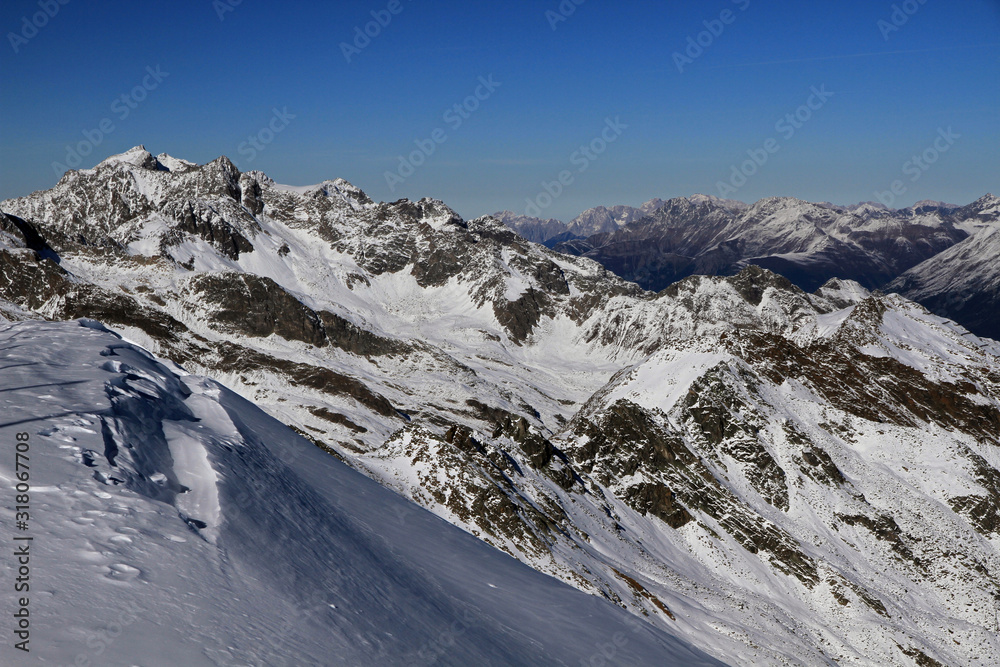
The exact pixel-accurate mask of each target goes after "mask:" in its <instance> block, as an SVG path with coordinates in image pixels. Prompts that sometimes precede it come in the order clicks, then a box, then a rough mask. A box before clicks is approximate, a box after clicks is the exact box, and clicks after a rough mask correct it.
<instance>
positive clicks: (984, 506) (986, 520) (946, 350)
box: [0, 148, 1000, 665]
mask: <svg viewBox="0 0 1000 667" xmlns="http://www.w3.org/2000/svg"><path fill="white" fill-rule="evenodd" d="M172 165H175V166H172ZM789 205H790V204H789V203H788V202H784V201H771V202H768V201H767V200H765V202H759V203H758V204H757V205H755V206H754V207H751V208H750V209H747V210H746V211H744V212H741V213H739V214H738V215H735V214H734V213H733V212H732V211H730V212H729V213H727V212H726V210H728V209H725V207H722V206H719V205H718V204H713V202H711V201H694V200H693V199H689V200H683V201H677V200H672V202H667V204H666V208H664V209H661V211H666V213H664V218H665V219H668V218H669V216H670V215H675V216H678V217H677V218H675V220H679V221H678V222H677V225H678V226H679V227H684V226H685V225H684V223H683V220H681V218H682V217H683V215H682V214H686V215H690V216H692V217H695V216H699V215H701V213H700V212H699V211H700V209H704V210H705V212H706V213H705V214H711V215H715V216H717V218H718V221H719V225H720V226H722V225H730V224H733V223H732V222H726V221H727V220H730V218H731V217H732V216H734V215H735V219H736V221H740V220H744V222H747V220H749V218H745V216H749V215H752V216H755V219H758V218H759V222H760V223H761V226H762V227H763V228H764V230H765V231H764V232H761V233H760V234H758V236H753V235H752V234H751V233H750V229H751V227H752V225H750V224H749V223H748V222H747V224H746V226H745V227H746V229H745V232H746V236H744V237H741V238H743V244H744V247H756V246H754V245H753V244H754V243H757V242H758V241H759V240H760V238H762V237H766V236H767V234H770V235H771V236H772V237H776V236H778V235H779V231H780V230H782V229H785V230H787V229H789V228H790V227H789V225H790V224H791V223H789V222H788V221H785V220H784V219H783V218H782V211H784V210H786V208H787V207H788V206H789ZM792 206H793V207H798V206H799V205H798V204H794V205H792ZM809 206H813V205H809ZM668 209H669V210H668ZM0 210H2V211H4V212H5V214H6V216H5V217H4V218H3V219H2V220H0V222H2V224H3V227H2V229H3V230H4V236H3V238H2V239H0V240H2V241H3V242H4V244H5V245H6V247H5V248H0V276H2V278H0V298H3V299H5V300H7V301H9V302H11V305H8V306H6V307H5V312H6V313H7V317H9V318H14V319H24V318H32V317H36V318H37V317H45V318H48V319H72V318H76V317H89V318H94V319H98V320H101V321H102V322H105V323H106V324H108V326H111V327H113V328H114V329H115V330H117V331H119V332H120V333H121V334H122V335H124V336H126V337H127V338H128V339H130V340H134V341H136V342H138V343H140V344H142V345H143V346H144V347H146V348H148V349H150V350H152V351H153V352H154V353H156V354H158V355H160V356H163V357H165V358H168V359H170V360H172V361H173V362H176V363H178V364H182V365H183V367H184V369H185V371H186V372H191V373H198V374H201V375H205V376H210V377H212V378H214V379H215V380H216V381H218V382H220V383H222V384H223V385H225V386H227V387H228V388H230V389H232V390H234V391H236V392H237V393H239V394H241V395H242V396H244V397H245V398H247V399H249V400H250V401H252V402H254V403H256V404H257V405H258V406H259V407H261V408H262V409H263V410H265V411H266V412H267V413H269V414H270V415H271V416H272V417H274V418H276V419H277V420H278V421H280V422H283V423H285V424H288V425H289V426H291V427H293V428H294V429H296V430H297V431H298V432H299V433H300V434H302V435H304V436H305V437H307V438H309V439H311V440H312V441H313V442H314V443H315V444H317V445H319V447H320V448H322V449H324V450H326V452H328V453H329V454H332V455H333V456H332V457H330V458H333V457H335V458H339V459H340V460H342V461H343V462H345V463H347V464H348V465H349V466H350V467H352V468H354V469H355V470H358V471H360V472H362V473H364V475H366V476H367V477H369V478H371V479H374V480H376V481H378V482H379V483H380V484H382V485H383V486H384V487H388V488H390V489H393V490H395V491H396V492H397V493H399V494H400V495H402V496H405V497H406V498H409V499H410V500H412V501H413V502H414V503H416V504H419V505H422V506H423V507H425V508H427V509H429V510H431V511H432V512H433V513H435V514H437V515H438V516H439V517H442V518H444V519H446V520H447V521H448V522H450V523H452V524H454V525H457V526H459V527H461V528H463V529H464V530H465V531H467V532H468V533H471V534H472V535H474V536H476V537H478V538H479V539H480V540H482V541H483V542H486V543H488V544H490V545H492V546H494V547H497V548H498V549H500V550H503V551H505V552H507V553H508V554H510V555H512V556H514V557H515V558H516V559H518V560H520V561H522V562H523V563H526V564H528V565H530V566H532V567H533V568H534V569H535V570H538V571H539V572H543V573H546V574H550V575H552V576H554V577H556V578H559V579H562V580H563V581H564V582H566V583H569V584H570V585H572V586H574V587H576V588H578V589H580V590H581V591H584V592H586V593H590V594H592V595H594V596H599V597H603V598H605V599H606V600H610V601H611V602H613V603H615V604H616V605H619V606H620V607H622V608H624V609H626V610H628V611H629V612H631V613H632V614H633V615H634V617H635V618H637V619H641V621H642V622H643V623H646V624H649V625H651V626H653V627H655V628H657V629H659V630H660V631H663V632H666V633H668V634H670V635H672V636H674V637H678V638H681V639H682V640H684V641H688V642H690V643H692V644H694V645H696V646H698V647H699V648H701V649H703V650H704V651H706V652H708V653H710V654H711V655H713V656H715V657H717V658H719V659H721V660H723V661H724V662H727V663H729V664H810V665H811V664H830V663H831V662H834V661H836V662H838V663H839V664H854V665H913V664H921V665H932V664H935V662H934V661H937V663H939V664H947V665H952V664H962V665H966V664H968V665H989V664H993V663H995V662H996V659H997V657H998V656H1000V640H998V639H997V634H996V628H995V625H994V622H995V619H994V609H995V605H996V604H997V602H998V600H1000V578H998V575H997V573H998V572H1000V524H998V513H1000V371H998V356H1000V348H998V347H997V344H996V343H994V342H992V341H988V340H983V339H979V338H976V337H975V336H972V335H970V334H969V333H968V332H967V331H965V330H964V329H962V328H961V327H959V326H958V325H955V324H954V323H952V322H950V321H947V320H944V319H942V318H941V317H937V316H935V315H932V314H930V313H929V312H928V311H926V310H924V309H923V308H922V307H920V306H918V305H916V304H914V303H912V302H910V301H907V300H905V299H903V298H902V297H899V296H895V295H892V296H884V295H881V294H878V293H875V294H872V293H869V292H868V290H867V289H865V288H864V287H863V286H861V285H860V284H858V283H856V282H852V281H846V280H831V281H828V282H827V283H826V284H824V285H823V286H822V287H821V288H820V289H818V290H816V291H815V292H814V293H811V294H810V293H806V292H803V291H802V290H800V289H798V288H797V287H795V286H794V285H793V284H792V283H791V282H790V281H789V280H787V279H785V278H782V277H781V276H778V275H776V274H774V273H771V272H769V271H767V270H764V269H760V268H757V267H755V266H748V267H746V268H744V269H742V270H741V271H740V272H739V273H738V274H736V275H734V276H730V277H724V278H723V277H715V278H711V277H699V276H693V277H689V278H686V279H684V280H683V281H681V282H679V283H676V284H673V285H671V286H670V287H669V288H667V289H665V290H663V291H661V292H660V293H658V294H654V293H650V292H646V291H644V290H642V289H641V288H640V287H638V286H637V285H635V284H633V283H629V282H626V281H624V280H622V279H620V278H618V277H617V276H615V275H614V274H613V273H610V272H609V271H607V270H606V269H605V268H603V267H602V266H601V265H600V264H598V263H596V262H594V261H592V260H590V259H588V258H585V257H572V256H567V255H563V254H559V253H556V252H553V251H551V250H548V249H546V248H544V247H542V246H539V245H536V244H534V243H530V242H528V241H526V240H524V239H523V238H522V237H520V236H518V235H517V234H515V233H514V232H512V231H511V230H509V229H508V228H506V227H505V226H504V225H503V224H502V223H501V222H499V221H497V220H495V219H493V218H491V217H484V218H479V219H477V220H472V221H465V220H462V219H461V218H460V217H459V216H457V215H456V214H455V213H454V212H452V211H451V210H450V209H448V208H447V206H445V205H444V204H443V203H441V202H438V201H435V200H430V199H424V200H421V201H419V202H410V201H407V200H400V201H398V202H393V203H376V202H373V201H372V200H371V199H369V198H368V197H367V196H366V195H365V194H364V193H363V192H361V191H360V190H358V189H357V188H355V187H353V186H351V185H350V184H349V183H347V182H346V181H343V180H337V181H327V182H324V183H322V184H319V185H316V186H311V187H304V188H293V187H288V186H282V185H278V184H275V183H274V182H273V181H271V180H270V179H269V178H267V177H266V176H265V175H263V174H261V173H258V172H249V173H240V172H239V171H238V170H236V168H235V167H234V166H233V165H232V164H231V163H230V162H229V161H228V160H226V159H225V158H220V159H218V160H215V161H213V162H211V163H209V164H207V165H200V166H199V165H191V164H189V163H183V162H179V161H178V162H175V161H172V159H171V158H168V157H167V156H162V155H161V156H159V157H157V158H154V157H153V156H152V155H150V154H149V153H148V152H146V151H145V150H144V149H141V148H138V149H134V150H133V151H130V152H129V153H127V154H125V155H123V156H119V157H117V158H115V159H112V160H109V161H105V162H104V163H102V164H101V165H99V166H98V167H97V168H95V169H94V170H83V171H77V172H70V173H68V174H67V175H66V176H65V177H64V178H63V179H62V180H61V181H60V182H59V184H58V185H57V186H56V187H55V188H53V189H52V190H49V191H45V192H38V193H34V194H33V195H31V196H29V197H25V198H21V199H17V200H10V201H7V202H3V203H0ZM670 210H672V211H674V212H673V213H670V212H669V211H670ZM808 211H809V212H810V214H811V215H815V216H818V218H822V219H823V220H827V218H828V217H832V216H841V215H842V214H840V213H837V212H835V211H831V209H824V208H822V207H818V208H817V210H813V209H812V208H808ZM824 211H825V212H824ZM914 215H915V216H917V215H925V214H922V213H917V212H914ZM927 215H932V214H927ZM932 217H933V216H932ZM833 219H834V220H836V219H840V218H839V217H834V218H833ZM824 224H825V223H824ZM870 224H871V225H873V226H875V227H877V225H876V223H875V222H871V223H870ZM885 224H886V225H889V224H890V223H888V222H887V223H885ZM891 224H895V223H891ZM956 224H957V223H955V222H954V221H953V220H950V219H949V220H943V221H942V222H941V223H940V226H941V227H942V228H943V229H944V230H945V231H946V232H947V233H950V232H951V230H952V229H953V228H957V227H956ZM924 226H926V227H928V228H930V227H932V226H933V225H931V224H930V223H928V224H926V225H924ZM791 228H794V229H795V230H799V232H800V233H798V235H796V236H795V237H794V238H792V239H790V240H788V239H786V241H787V243H789V244H790V246H789V248H790V249H789V250H788V251H787V253H794V252H799V251H796V250H795V248H805V249H806V250H804V251H802V252H809V251H810V250H809V249H810V248H813V247H814V246H813V245H812V243H813V241H814V239H815V236H816V232H815V229H816V225H813V226H810V225H808V224H805V223H795V224H791ZM970 231H971V229H970ZM872 233H873V234H874V231H873V232H872ZM967 233H968V232H967ZM844 234H847V232H844ZM928 234H929V235H930V236H931V237H934V235H933V234H930V233H928ZM678 239H679V240H678V241H677V243H678V244H682V243H684V242H687V241H686V237H685V235H684V234H683V233H679V234H678ZM856 242H857V243H859V244H860V243H861V242H860V241H856ZM762 243H763V242H762ZM872 243H873V244H874V243H875V242H874V241H873V242H872ZM876 245H877V244H876ZM915 245H920V244H919V243H916V242H915ZM765 246H766V243H765V244H763V245H761V246H760V247H765ZM19 326H20V325H19ZM46 326H49V325H46ZM98 451H99V450H98ZM317 452H318V454H324V453H323V452H320V451H319V450H317ZM324 455H326V454H324ZM316 460H317V461H318V460H320V459H316ZM310 461H312V459H310ZM307 467H309V469H310V474H311V475H313V476H312V477H309V479H310V480H311V482H314V485H315V486H322V485H323V483H322V480H321V478H322V476H323V475H325V474H327V473H326V472H325V471H326V470H327V468H323V467H321V466H319V465H318V464H317V465H315V466H313V465H312V464H311V463H310V465H309V466H307ZM314 468H315V469H314ZM339 469H340V468H338V470H339ZM100 472H102V473H103V474H106V475H107V474H110V472H111V471H106V470H102V471H100ZM303 474H304V473H303ZM331 479H334V482H333V483H334V484H336V483H337V482H336V478H331ZM383 520H384V521H385V522H387V523H389V522H391V518H384V519H383ZM451 562H454V561H451ZM479 571H480V572H482V571H484V570H479ZM592 643H593V642H592ZM609 662H610V660H609ZM654 664H655V662H654Z"/></svg>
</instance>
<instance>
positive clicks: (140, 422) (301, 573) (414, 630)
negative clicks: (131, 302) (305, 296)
mask: <svg viewBox="0 0 1000 667" xmlns="http://www.w3.org/2000/svg"><path fill="white" fill-rule="evenodd" d="M81 325H82V326H81ZM0 356H2V361H3V370H2V374H0V378H2V386H3V398H2V399H0V401H2V403H3V423H2V424H0V438H2V440H3V441H4V442H5V443H14V442H16V441H18V440H23V439H24V438H23V436H22V437H21V438H17V434H18V433H26V434H28V436H29V437H28V438H27V445H26V446H25V450H26V454H24V460H23V461H21V463H22V464H24V466H27V468H30V488H31V491H30V494H28V495H29V497H30V503H31V512H30V515H31V518H30V520H29V528H28V531H27V532H22V533H19V535H20V536H22V537H23V536H25V535H27V536H29V537H30V538H31V541H30V542H26V541H22V542H19V543H17V544H15V546H19V545H21V544H28V545H29V547H28V554H29V556H28V557H26V558H28V560H27V561H25V560H24V558H25V557H20V558H21V560H18V558H16V557H15V555H14V547H13V546H11V547H10V548H8V549H4V553H3V555H2V556H0V562H3V564H4V569H5V570H6V571H8V572H10V571H16V570H17V569H18V563H21V564H23V563H25V562H28V563H29V564H30V574H29V575H22V578H23V579H24V580H25V581H26V582H27V584H28V586H29V587H28V588H24V589H22V590H21V593H20V595H23V596H24V597H25V598H26V599H27V600H28V602H27V606H26V607H23V608H24V609H27V610H28V611H29V616H28V618H30V626H29V629H28V630H27V632H28V633H29V635H28V638H27V643H26V644H24V648H27V649H29V651H30V652H27V653H25V652H22V651H20V650H19V649H17V648H16V647H15V646H14V642H12V641H9V640H8V641H5V642H4V643H3V646H2V648H0V663H2V664H4V665H27V664H32V665H35V664H38V665H68V664H76V665H80V664H90V665H146V666H148V667H157V666H162V667H176V666H177V665H184V666H186V667H187V666H190V667H198V666H201V665H204V666H206V667H217V666H219V665H232V666H235V665H275V666H277V665H289V666H291V665H295V666H296V667H299V666H306V665H376V664H385V665H389V664H399V665H402V664H406V665H430V664H448V665H472V664H475V665H489V664H493V665H537V664H552V665H556V664H558V665H578V664H580V663H581V662H583V663H584V664H590V661H591V660H592V659H593V658H594V657H595V656H601V657H607V658H608V659H610V660H614V661H616V662H617V664H637V665H638V664H647V665H654V664H667V665H693V664H697V665H706V666H707V665H715V664H719V663H717V662H716V661H714V660H712V659H710V658H709V657H708V656H706V655H704V654H702V653H701V652H699V651H697V650H694V649H692V648H690V647H689V646H686V645H685V644H684V643H683V642H682V641H680V640H678V639H676V638H675V637H673V636H671V635H669V634H667V633H666V632H664V631H662V630H657V629H655V628H653V627H652V626H651V625H650V624H648V623H642V622H640V621H639V620H638V619H635V618H634V617H632V616H630V615H629V614H627V613H626V612H625V611H624V610H622V609H621V608H620V607H617V606H615V605H613V604H611V603H609V602H607V601H605V600H600V599H598V598H595V597H593V596H587V595H585V594H583V593H581V592H579V591H576V590H574V589H572V588H571V587H569V586H566V585H565V584H562V583H560V582H557V581H556V580H555V579H552V578H550V577H546V576H544V575H542V574H539V573H537V572H534V571H532V570H531V569H530V568H528V567H527V566H525V565H523V564H521V563H519V562H517V561H515V560H513V559H511V558H508V557H507V556H505V555H503V554H501V553H500V552H499V551H496V550H494V549H491V548H490V547H488V546H487V545H485V544H483V543H482V542H480V541H479V540H476V539H475V538H473V537H471V536H469V535H466V534H464V533H462V532H461V531H459V530H458V529H456V528H454V527H452V526H450V525H448V524H447V523H445V522H444V521H442V520H440V519H438V518H437V517H434V516H433V515H431V514H430V513H428V512H425V511H423V510H421V509H419V508H417V507H416V506H414V505H412V504H411V503H408V502H406V501H405V500H403V499H402V498H400V497H399V496H397V495H395V494H393V493H392V492H390V491H388V490H386V489H384V488H382V487H380V486H378V485H377V484H375V483H373V482H371V481H370V480H368V479H366V478H365V477H363V476H362V475H360V474H358V473H357V472H355V471H353V470H351V469H350V468H348V467H347V466H345V465H344V464H342V463H341V462H339V461H337V460H336V459H334V458H333V457H331V456H329V455H328V454H326V453H324V452H322V451H320V450H319V449H317V448H316V447H314V446H313V445H312V444H311V443H309V442H307V441H306V440H304V439H302V438H301V437H299V436H297V435H296V434H295V433H293V432H292V431H291V430H290V429H288V428H287V427H286V426H283V425H282V424H280V423H278V422H277V421H275V420H274V419H273V418H271V417H269V416H267V415H266V414H264V413H263V412H261V411H260V410H259V409H258V408H257V407H255V406H253V405H252V404H250V403H248V402H247V401H246V400H244V399H242V398H239V397H238V396H236V395H235V394H233V393H232V392H231V391H229V390H227V389H225V388H224V387H222V386H221V385H219V384H218V383H217V382H214V381H212V380H209V379H206V378H203V377H198V376H194V375H189V374H187V373H185V372H183V371H182V370H180V369H179V368H177V367H176V366H172V365H171V364H169V363H163V362H160V361H157V360H156V359H154V358H153V357H152V356H151V355H150V354H149V353H148V352H146V351H145V350H143V349H141V348H138V347H136V346H135V345H132V344H129V343H127V342H125V341H123V340H121V339H120V337H119V336H117V335H115V334H113V333H111V332H109V331H108V330H107V329H105V328H104V327H103V326H102V325H100V324H98V323H96V322H94V321H92V320H83V321H81V322H79V323H77V322H60V323H50V322H37V321H25V322H18V323H10V322H8V321H6V320H4V321H0ZM10 449H11V453H12V455H11V456H8V457H4V460H3V461H2V462H0V476H2V478H3V482H4V484H5V486H8V487H13V486H14V484H15V482H16V480H17V479H18V478H17V477H16V472H15V469H14V467H15V460H14V456H13V444H11V447H10ZM25 469H26V468H24V467H22V472H24V470H25ZM18 502H21V501H18ZM4 509H5V511H6V512H7V513H8V515H10V516H13V512H14V498H13V497H9V498H8V499H6V500H5V502H4ZM11 613H14V612H13V610H12V611H11ZM22 639H23V638H22Z"/></svg>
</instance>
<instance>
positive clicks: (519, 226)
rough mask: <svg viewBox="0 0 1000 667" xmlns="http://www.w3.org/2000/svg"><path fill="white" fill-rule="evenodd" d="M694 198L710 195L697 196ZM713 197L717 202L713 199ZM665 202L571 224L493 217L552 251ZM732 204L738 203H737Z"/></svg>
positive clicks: (615, 209)
mask: <svg viewBox="0 0 1000 667" xmlns="http://www.w3.org/2000/svg"><path fill="white" fill-rule="evenodd" d="M695 197H710V196H709V195H695ZM710 198H711V199H715V198H714V197H710ZM718 201H722V200H718ZM665 203H666V202H664V200H662V199H650V200H649V201H647V202H645V203H644V204H642V205H640V206H625V205H618V206H611V207H607V206H597V207H595V208H590V209H587V210H586V211H584V212H583V213H581V214H580V215H578V216H577V217H575V218H573V219H572V220H570V221H569V222H568V223H567V222H562V221H560V220H556V219H554V218H549V219H542V218H534V217H531V216H528V215H519V214H517V213H514V212H512V211H500V212H498V213H494V214H493V215H492V216H491V217H493V218H495V219H497V220H499V221H500V222H502V223H503V224H505V225H507V226H508V227H510V228H511V229H513V230H514V231H515V232H517V233H518V234H520V235H521V236H523V237H524V238H526V239H528V240H529V241H534V242H535V243H541V244H542V245H545V246H547V247H549V248H551V247H552V246H554V245H556V244H558V243H563V242H566V241H572V240H574V239H585V238H587V237H590V236H593V235H594V234H602V233H605V232H613V231H616V230H618V229H620V228H621V227H623V226H625V225H627V224H628V223H630V222H633V221H635V220H639V219H641V218H644V217H646V216H648V215H651V214H652V213H653V212H655V211H656V210H657V209H659V208H660V207H661V206H663V205H664V204H665ZM730 203H732V204H738V202H730Z"/></svg>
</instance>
